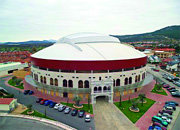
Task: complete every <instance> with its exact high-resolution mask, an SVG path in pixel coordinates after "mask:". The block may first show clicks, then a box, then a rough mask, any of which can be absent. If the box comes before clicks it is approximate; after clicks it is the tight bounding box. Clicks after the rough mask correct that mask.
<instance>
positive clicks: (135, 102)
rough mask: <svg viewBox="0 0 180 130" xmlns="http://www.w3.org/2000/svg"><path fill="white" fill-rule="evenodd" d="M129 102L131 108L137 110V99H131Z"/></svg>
mask: <svg viewBox="0 0 180 130" xmlns="http://www.w3.org/2000/svg"><path fill="white" fill-rule="evenodd" d="M131 103H132V106H131V109H133V110H137V109H138V103H137V101H136V100H135V99H134V100H132V101H131Z"/></svg>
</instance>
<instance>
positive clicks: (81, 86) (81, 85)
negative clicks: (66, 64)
mask: <svg viewBox="0 0 180 130" xmlns="http://www.w3.org/2000/svg"><path fill="white" fill-rule="evenodd" d="M78 88H83V81H82V80H79V82H78Z"/></svg>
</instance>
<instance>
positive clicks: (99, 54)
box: [31, 33, 146, 61]
mask: <svg viewBox="0 0 180 130" xmlns="http://www.w3.org/2000/svg"><path fill="white" fill-rule="evenodd" d="M31 57H34V58H40V59H51V60H71V61H99V60H103V61H104V60H124V59H134V58H142V57H146V55H145V54H143V53H142V52H140V51H138V50H136V49H134V48H132V47H130V46H127V45H124V44H121V43H120V41H119V40H118V39H117V38H115V37H111V36H106V35H102V34H96V33H78V34H73V35H69V36H67V37H64V38H61V39H60V40H58V41H57V43H55V44H54V45H52V46H50V47H47V48H45V49H43V50H41V51H39V52H37V53H35V54H33V55H31Z"/></svg>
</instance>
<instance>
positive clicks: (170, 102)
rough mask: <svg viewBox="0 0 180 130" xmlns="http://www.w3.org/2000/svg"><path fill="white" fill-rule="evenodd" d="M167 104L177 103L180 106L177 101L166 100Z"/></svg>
mask: <svg viewBox="0 0 180 130" xmlns="http://www.w3.org/2000/svg"><path fill="white" fill-rule="evenodd" d="M165 104H175V105H176V106H179V103H177V102H175V101H166V102H165Z"/></svg>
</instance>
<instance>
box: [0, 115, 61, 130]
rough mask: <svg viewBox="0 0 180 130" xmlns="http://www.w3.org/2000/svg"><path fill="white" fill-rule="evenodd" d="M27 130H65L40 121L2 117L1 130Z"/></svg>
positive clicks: (0, 119)
mask: <svg viewBox="0 0 180 130" xmlns="http://www.w3.org/2000/svg"><path fill="white" fill-rule="evenodd" d="M15 126H16V127H15ZM27 128H31V130H63V129H61V128H59V127H56V126H54V125H50V124H46V123H43V122H40V121H35V120H30V119H23V118H16V117H0V129H1V130H26V129H27Z"/></svg>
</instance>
